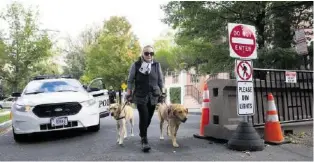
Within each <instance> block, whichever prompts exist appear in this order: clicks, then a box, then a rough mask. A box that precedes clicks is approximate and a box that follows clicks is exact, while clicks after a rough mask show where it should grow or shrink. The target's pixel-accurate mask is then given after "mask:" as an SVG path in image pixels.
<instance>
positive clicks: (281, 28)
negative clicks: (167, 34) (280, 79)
mask: <svg viewBox="0 0 314 162" xmlns="http://www.w3.org/2000/svg"><path fill="white" fill-rule="evenodd" d="M312 7H313V3H312V2H294V1H293V2H271V1H261V2H240V1H219V2H212V1H201V2H200V1H198V2H191V1H172V2H169V3H168V4H167V5H164V6H162V7H161V8H162V9H163V10H164V12H165V14H166V18H165V19H163V22H165V23H167V24H168V25H170V26H172V27H173V28H174V29H178V32H177V34H176V43H177V44H178V45H179V46H183V47H185V48H186V49H188V50H190V51H193V53H194V54H191V53H190V52H187V53H186V54H184V55H185V57H188V58H189V60H190V61H189V62H187V64H188V66H194V65H199V66H198V67H199V68H200V69H201V72H203V73H208V72H217V71H228V70H230V69H232V68H233V64H234V60H233V59H231V58H230V57H229V49H228V43H227V41H226V40H227V33H228V32H227V23H229V22H233V23H242V24H249V25H253V26H255V27H256V29H257V43H258V52H259V55H263V54H261V53H260V52H267V54H264V55H267V56H268V57H270V58H273V57H274V58H275V57H276V56H273V55H277V56H281V57H280V59H278V58H276V59H277V61H274V60H267V61H268V62H267V63H265V61H266V60H263V59H262V60H263V61H261V62H260V63H257V64H254V65H259V66H260V67H262V68H263V67H264V64H265V66H266V64H267V65H273V66H272V67H271V68H297V67H299V66H300V65H299V64H295V62H299V60H300V58H298V57H296V53H295V52H293V50H292V49H290V50H289V49H284V50H281V49H282V48H291V46H292V42H293V39H292V38H293V34H294V31H293V29H294V28H296V27H299V24H300V22H303V23H304V24H305V26H312V23H313V21H312V19H313V15H312V11H310V12H309V11H308V10H309V9H311V8H312ZM272 46H273V47H274V48H278V49H277V50H275V51H273V52H269V51H270V49H271V48H272ZM287 51H290V52H289V55H285V54H284V52H287ZM279 53H280V54H279ZM293 53H294V54H293ZM187 55H188V56H187ZM290 55H291V56H290ZM292 55H294V56H292ZM286 56H287V57H288V58H287V60H290V61H291V62H287V64H285V63H284V62H285V60H286ZM289 57H290V58H294V59H295V60H291V59H289ZM200 60H201V62H204V63H203V64H202V65H200V64H199V62H200ZM259 60H260V59H258V60H256V61H259ZM272 62H280V63H278V64H271V63H272ZM290 63H291V64H292V65H294V66H293V67H291V66H286V65H288V64H289V65H290ZM209 68H210V69H209Z"/></svg>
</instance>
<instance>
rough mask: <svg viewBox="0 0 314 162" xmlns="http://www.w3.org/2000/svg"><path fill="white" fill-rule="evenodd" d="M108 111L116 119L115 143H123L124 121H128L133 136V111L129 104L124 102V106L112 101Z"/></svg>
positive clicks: (124, 134)
mask: <svg viewBox="0 0 314 162" xmlns="http://www.w3.org/2000/svg"><path fill="white" fill-rule="evenodd" d="M109 112H110V113H111V116H112V117H113V118H114V119H115V120H116V121H117V143H119V145H122V144H123V140H124V138H126V137H127V129H126V123H127V121H129V122H130V125H131V136H134V133H133V128H134V112H133V108H132V107H131V106H130V104H126V105H125V106H124V107H123V106H122V105H120V104H119V103H114V104H111V105H110V106H109Z"/></svg>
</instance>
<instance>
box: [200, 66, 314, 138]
mask: <svg viewBox="0 0 314 162" xmlns="http://www.w3.org/2000/svg"><path fill="white" fill-rule="evenodd" d="M289 72H290V71H287V70H276V69H258V68H255V69H254V73H253V82H254V105H255V107H254V108H255V114H254V115H253V116H252V117H251V118H249V122H252V124H253V126H254V127H255V128H256V129H257V131H258V132H259V133H260V134H261V137H262V136H263V135H262V134H263V127H264V124H265V121H266V111H267V108H268V103H267V93H269V92H271V93H273V95H274V100H275V104H276V106H277V112H278V117H279V121H280V123H281V126H282V130H283V133H285V132H293V133H295V132H301V131H304V130H305V129H309V128H312V127H313V111H312V109H313V107H312V105H313V71H306V70H294V71H293V72H295V73H296V78H295V79H292V80H295V81H291V80H290V81H288V80H287V79H289V78H288V77H289V75H286V74H287V73H289ZM207 85H208V90H209V97H210V99H211V103H210V112H211V113H210V122H209V124H208V125H207V126H205V128H204V129H205V130H204V136H207V137H213V138H217V139H225V140H228V139H229V138H230V137H231V136H232V134H233V132H234V131H235V130H236V128H237V126H238V124H239V122H240V121H241V120H242V118H241V117H240V116H238V115H237V80H236V78H234V77H232V78H229V79H211V80H208V82H207Z"/></svg>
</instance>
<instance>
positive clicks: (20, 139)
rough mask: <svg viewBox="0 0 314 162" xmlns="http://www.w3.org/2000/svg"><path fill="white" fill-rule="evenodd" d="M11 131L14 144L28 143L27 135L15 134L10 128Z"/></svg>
mask: <svg viewBox="0 0 314 162" xmlns="http://www.w3.org/2000/svg"><path fill="white" fill-rule="evenodd" d="M12 131H13V138H14V140H15V142H18V143H22V142H27V141H28V138H29V136H28V134H16V133H15V132H14V128H13V127H12Z"/></svg>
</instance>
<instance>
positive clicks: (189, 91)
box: [185, 85, 203, 104]
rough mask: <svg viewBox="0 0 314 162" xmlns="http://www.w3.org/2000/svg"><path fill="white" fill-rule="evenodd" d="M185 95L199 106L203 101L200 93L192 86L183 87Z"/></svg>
mask: <svg viewBox="0 0 314 162" xmlns="http://www.w3.org/2000/svg"><path fill="white" fill-rule="evenodd" d="M185 95H188V96H192V97H193V98H194V99H196V100H197V102H198V103H199V104H200V103H202V101H203V98H202V97H203V96H202V93H201V92H200V91H199V90H198V89H197V88H196V87H194V86H193V85H186V86H185Z"/></svg>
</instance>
